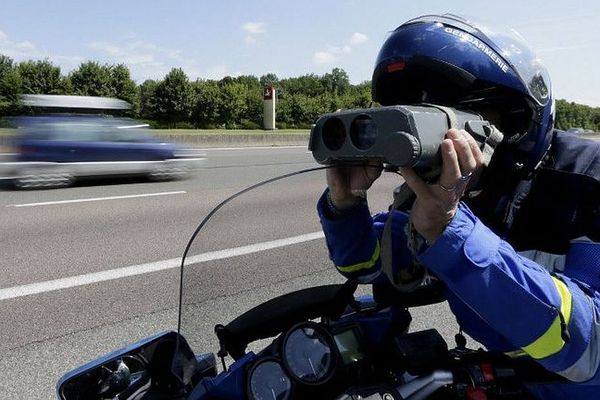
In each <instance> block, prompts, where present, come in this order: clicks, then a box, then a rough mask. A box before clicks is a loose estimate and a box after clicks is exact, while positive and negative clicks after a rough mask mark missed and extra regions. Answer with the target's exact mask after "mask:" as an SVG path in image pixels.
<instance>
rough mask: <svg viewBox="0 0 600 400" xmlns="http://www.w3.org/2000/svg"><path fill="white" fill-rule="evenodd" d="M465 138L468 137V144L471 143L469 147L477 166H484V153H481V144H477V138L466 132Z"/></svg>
mask: <svg viewBox="0 0 600 400" xmlns="http://www.w3.org/2000/svg"><path fill="white" fill-rule="evenodd" d="M464 136H465V137H466V139H467V142H468V143H469V146H470V147H471V152H472V153H473V157H474V158H475V161H476V162H477V165H478V166H479V165H483V164H484V159H483V153H482V152H481V148H480V147H479V144H478V143H477V141H476V140H475V138H474V137H473V136H471V135H470V134H469V133H467V132H466V131H465V132H464Z"/></svg>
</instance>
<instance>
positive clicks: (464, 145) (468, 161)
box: [452, 131, 477, 175]
mask: <svg viewBox="0 0 600 400" xmlns="http://www.w3.org/2000/svg"><path fill="white" fill-rule="evenodd" d="M466 134H467V133H466V132H464V133H463V132H462V131H461V132H458V133H457V135H458V137H457V138H456V139H454V138H453V139H452V141H453V142H454V149H455V150H456V153H457V156H458V162H459V165H460V170H461V175H466V174H468V173H470V172H473V171H474V170H475V168H477V161H476V160H475V157H474V156H473V150H472V149H471V146H470V145H469V141H468V140H467V138H466V137H465V135H466Z"/></svg>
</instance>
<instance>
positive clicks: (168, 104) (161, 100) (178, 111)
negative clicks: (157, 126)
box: [156, 68, 192, 127]
mask: <svg viewBox="0 0 600 400" xmlns="http://www.w3.org/2000/svg"><path fill="white" fill-rule="evenodd" d="M191 105H192V91H191V87H190V82H189V79H188V77H187V75H186V74H185V72H183V70H182V69H181V68H173V69H172V70H171V71H170V72H169V73H168V74H167V75H166V76H165V79H164V80H163V81H162V82H160V83H159V84H158V86H157V87H156V106H157V116H158V117H159V119H161V120H162V121H166V122H169V123H170V124H173V125H174V126H175V127H176V126H177V124H178V123H180V122H184V121H188V120H189V117H190V115H191Z"/></svg>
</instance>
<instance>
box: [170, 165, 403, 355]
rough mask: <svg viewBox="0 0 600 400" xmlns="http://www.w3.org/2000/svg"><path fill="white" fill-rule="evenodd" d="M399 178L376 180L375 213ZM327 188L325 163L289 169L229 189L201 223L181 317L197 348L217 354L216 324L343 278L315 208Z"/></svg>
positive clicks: (187, 262)
mask: <svg viewBox="0 0 600 400" xmlns="http://www.w3.org/2000/svg"><path fill="white" fill-rule="evenodd" d="M400 183H401V180H400V178H399V176H398V175H396V174H391V173H384V174H383V176H382V177H380V178H379V179H378V180H377V181H376V183H375V184H374V185H373V187H372V188H371V189H370V190H369V206H370V209H371V212H372V213H374V212H377V211H382V210H387V208H388V206H389V205H390V203H391V202H392V193H393V189H394V187H395V186H397V185H399V184H400ZM253 184H255V183H250V184H248V185H247V188H250V187H251V186H252V185H253ZM325 188H326V172H325V170H324V169H322V168H321V169H318V170H309V171H308V172H302V173H297V174H288V175H287V176H286V177H284V178H281V179H279V178H276V180H273V181H271V182H269V183H266V184H263V185H260V186H257V187H254V188H252V189H247V190H243V191H242V193H239V194H234V191H231V192H230V193H226V194H225V195H224V198H227V197H228V196H231V198H230V199H229V200H228V201H226V202H224V203H221V204H220V205H218V206H217V209H215V210H213V211H212V212H211V213H209V218H208V219H205V220H202V218H201V219H200V220H199V221H198V223H199V225H202V226H201V228H200V229H199V230H197V231H196V234H195V236H194V237H193V238H192V239H191V241H190V243H189V244H188V246H189V247H188V251H187V253H186V256H185V258H184V260H183V263H182V268H181V305H180V321H179V329H180V333H181V334H183V336H184V337H185V338H186V339H187V341H188V343H189V344H190V345H191V347H192V349H193V350H194V352H195V353H197V354H198V353H203V352H214V353H217V351H218V350H219V341H218V339H217V337H216V335H215V325H216V324H223V325H226V324H228V323H229V322H230V321H232V320H233V319H235V318H236V317H238V316H239V315H240V314H242V313H244V312H246V311H248V310H250V309H252V308H253V307H255V306H257V305H259V304H261V303H264V302H265V301H267V300H269V299H272V298H274V297H277V296H279V295H283V294H286V293H289V292H292V291H295V290H299V289H305V288H308V287H314V286H319V285H327V284H334V283H343V282H344V281H345V279H344V278H343V276H342V275H341V274H340V273H338V272H337V270H336V268H335V266H334V265H333V263H332V261H331V260H330V259H329V254H328V249H327V244H326V242H325V239H324V235H323V233H322V229H321V224H320V221H319V216H318V213H317V202H318V200H319V198H320V197H321V196H322V195H323V192H324V190H325ZM215 205H217V202H215ZM361 290H370V288H368V287H365V288H362V289H361ZM249 349H250V350H257V347H254V348H253V347H252V345H250V346H249Z"/></svg>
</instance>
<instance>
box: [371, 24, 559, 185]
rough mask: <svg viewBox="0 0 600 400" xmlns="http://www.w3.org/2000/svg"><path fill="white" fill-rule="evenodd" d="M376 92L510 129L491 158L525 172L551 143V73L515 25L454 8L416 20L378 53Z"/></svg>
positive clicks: (382, 98) (385, 101)
mask: <svg viewBox="0 0 600 400" xmlns="http://www.w3.org/2000/svg"><path fill="white" fill-rule="evenodd" d="M372 93H373V100H375V101H377V102H379V103H380V104H382V105H393V104H415V103H434V104H441V105H446V106H450V107H455V108H458V109H464V110H470V111H475V112H479V113H481V114H482V115H483V116H485V117H486V118H489V119H490V120H491V121H492V122H493V123H494V124H495V125H496V126H497V127H498V128H499V129H500V130H501V131H502V132H503V133H504V135H505V140H504V141H503V144H502V145H501V146H500V147H499V148H498V150H497V152H496V154H495V155H494V158H493V160H492V163H493V164H495V165H502V167H503V169H505V168H509V169H510V170H511V171H512V172H514V173H515V175H513V176H517V177H519V178H523V177H527V176H528V175H530V174H531V173H532V172H533V171H534V170H535V168H536V167H537V166H538V165H539V163H540V161H541V160H542V159H543V157H544V155H545V154H546V152H547V151H548V149H549V147H550V141H551V138H552V131H553V127H554V98H553V95H552V87H551V83H550V78H549V75H548V72H547V70H546V68H545V67H544V66H543V65H542V64H541V63H540V60H539V59H538V58H537V57H536V55H535V54H534V53H533V51H532V50H531V49H530V48H529V47H528V46H527V45H526V44H525V42H524V41H523V39H522V38H521V37H520V36H519V35H518V34H517V33H516V32H515V31H513V30H509V29H506V30H492V29H490V28H489V27H487V26H484V25H475V24H474V23H472V22H470V21H468V20H466V19H463V18H461V17H458V16H455V15H452V14H445V15H426V16H422V17H419V18H415V19H412V20H410V21H408V22H406V23H404V24H403V25H401V26H399V27H398V28H397V29H396V30H394V31H393V32H391V34H390V35H389V36H388V38H387V39H386V41H385V43H384V44H383V46H382V48H381V50H380V51H379V55H378V56H377V60H376V63H375V70H374V72H373V80H372ZM511 175H512V174H511Z"/></svg>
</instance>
